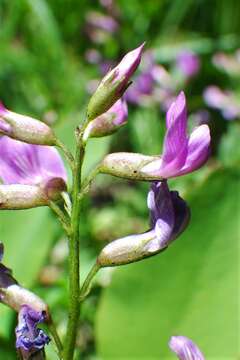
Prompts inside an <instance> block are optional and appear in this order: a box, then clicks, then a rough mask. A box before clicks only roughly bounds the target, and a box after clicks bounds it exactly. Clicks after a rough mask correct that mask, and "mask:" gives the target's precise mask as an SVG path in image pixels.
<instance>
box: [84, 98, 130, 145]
mask: <svg viewBox="0 0 240 360" xmlns="http://www.w3.org/2000/svg"><path fill="white" fill-rule="evenodd" d="M127 116H128V109H127V103H126V101H124V100H121V99H119V100H118V101H117V102H116V103H115V104H114V105H113V106H112V107H111V108H110V109H109V110H108V111H107V112H105V113H104V114H102V115H100V116H98V117H97V118H96V119H94V120H92V121H90V123H89V124H88V126H87V128H86V130H85V132H84V140H85V141H86V139H87V138H89V137H101V136H107V135H111V134H112V133H114V132H115V131H117V130H118V129H119V128H120V127H121V126H123V125H125V124H126V122H127Z"/></svg>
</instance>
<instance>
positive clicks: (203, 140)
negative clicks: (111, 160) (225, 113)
mask: <svg viewBox="0 0 240 360" xmlns="http://www.w3.org/2000/svg"><path fill="white" fill-rule="evenodd" d="M166 125H167V132H166V135H165V139H164V145H163V153H162V158H161V163H160V168H159V169H156V170H155V169H154V168H153V173H156V174H159V176H162V177H163V178H170V177H176V176H180V175H184V174H187V173H190V172H193V171H195V170H197V169H199V168H200V167H201V166H202V165H203V164H204V163H205V162H206V161H207V159H208V156H209V146H210V132H209V127H208V126H207V125H201V126H198V127H196V128H195V129H194V130H193V132H192V133H191V135H190V136H189V137H188V135H187V109H186V98H185V95H184V93H183V92H181V93H180V94H179V95H178V97H177V99H176V101H175V102H174V103H172V105H171V106H170V108H169V110H168V112H167V117H166ZM150 168H151V166H150Z"/></svg>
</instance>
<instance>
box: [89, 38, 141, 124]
mask: <svg viewBox="0 0 240 360" xmlns="http://www.w3.org/2000/svg"><path fill="white" fill-rule="evenodd" d="M143 47H144V44H142V45H141V46H139V47H138V48H136V49H135V50H133V51H130V52H129V53H127V54H126V55H125V56H124V57H123V59H122V60H121V62H120V63H119V64H118V65H117V66H116V67H115V68H113V69H112V70H111V71H109V72H108V73H107V74H106V75H105V77H104V78H103V79H102V81H101V82H100V84H99V86H98V88H97V90H96V91H95V93H94V94H93V96H92V97H91V99H90V101H89V104H88V108H87V117H88V121H91V120H93V119H95V118H96V117H98V116H99V115H101V114H103V113H105V112H106V111H107V110H108V109H110V108H111V106H112V105H113V104H114V103H115V102H116V101H117V100H118V99H120V98H121V97H122V95H123V93H124V92H125V90H126V89H127V88H128V86H129V85H130V83H129V80H130V77H131V76H132V75H133V73H134V72H135V70H136V69H137V67H138V65H139V63H140V61H141V55H142V51H143Z"/></svg>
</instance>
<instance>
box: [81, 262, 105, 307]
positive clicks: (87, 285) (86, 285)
mask: <svg viewBox="0 0 240 360" xmlns="http://www.w3.org/2000/svg"><path fill="white" fill-rule="evenodd" d="M99 269H100V265H98V263H95V264H94V265H93V267H92V269H91V270H90V272H89V273H88V275H87V277H86V279H85V281H84V283H83V286H82V288H81V290H80V298H79V299H80V301H83V300H84V299H85V298H86V297H87V295H88V294H89V292H90V290H91V282H92V279H93V278H94V276H95V275H96V273H97V272H98V270H99Z"/></svg>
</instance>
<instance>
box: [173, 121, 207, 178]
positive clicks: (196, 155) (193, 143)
mask: <svg viewBox="0 0 240 360" xmlns="http://www.w3.org/2000/svg"><path fill="white" fill-rule="evenodd" d="M210 141H211V137H210V131H209V127H208V126H207V125H205V124H204V125H201V126H199V127H197V128H196V129H194V130H193V132H192V134H191V135H190V138H189V143H188V154H187V159H186V163H185V165H184V166H183V168H182V169H181V171H179V173H178V175H184V174H187V173H189V172H192V171H195V170H197V169H199V168H200V167H201V166H202V165H203V164H204V163H205V162H206V160H207V159H208V156H209V153H210V146H209V145H210Z"/></svg>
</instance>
